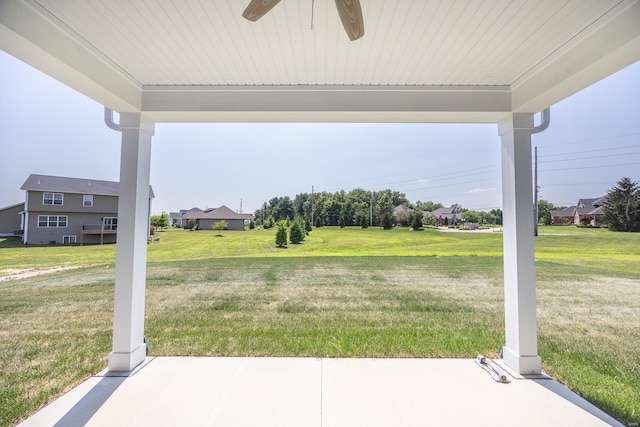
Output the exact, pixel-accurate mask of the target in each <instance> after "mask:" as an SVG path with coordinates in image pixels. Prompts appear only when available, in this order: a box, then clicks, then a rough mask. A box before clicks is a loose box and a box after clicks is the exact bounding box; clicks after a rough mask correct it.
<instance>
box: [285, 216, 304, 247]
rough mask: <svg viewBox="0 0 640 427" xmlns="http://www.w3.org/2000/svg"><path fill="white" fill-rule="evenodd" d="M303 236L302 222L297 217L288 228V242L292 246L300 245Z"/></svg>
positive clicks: (300, 218) (299, 217)
mask: <svg viewBox="0 0 640 427" xmlns="http://www.w3.org/2000/svg"><path fill="white" fill-rule="evenodd" d="M305 235H306V231H305V229H304V220H303V219H302V217H301V216H297V217H295V218H294V219H293V221H292V222H291V227H290V228H289V241H290V242H291V243H293V244H298V243H301V242H302V241H303V240H304V237H305Z"/></svg>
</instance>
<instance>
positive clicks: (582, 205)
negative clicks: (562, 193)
mask: <svg viewBox="0 0 640 427" xmlns="http://www.w3.org/2000/svg"><path fill="white" fill-rule="evenodd" d="M606 201H607V196H602V197H596V198H593V199H580V200H578V204H577V205H576V206H575V207H574V208H573V223H574V224H576V225H580V224H582V223H583V222H588V223H589V224H590V225H591V226H592V227H599V226H601V225H602V222H603V220H604V204H605V203H606Z"/></svg>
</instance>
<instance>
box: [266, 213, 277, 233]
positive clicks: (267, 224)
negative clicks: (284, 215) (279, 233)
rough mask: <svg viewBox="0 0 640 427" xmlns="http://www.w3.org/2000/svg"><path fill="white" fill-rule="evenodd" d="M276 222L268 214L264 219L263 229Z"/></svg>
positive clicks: (270, 226)
mask: <svg viewBox="0 0 640 427" xmlns="http://www.w3.org/2000/svg"><path fill="white" fill-rule="evenodd" d="M275 224H276V221H275V220H274V219H273V217H272V216H271V215H269V216H268V217H267V218H266V219H265V220H264V224H263V226H264V229H265V230H267V229H269V228H272V227H273V226H274V225H275Z"/></svg>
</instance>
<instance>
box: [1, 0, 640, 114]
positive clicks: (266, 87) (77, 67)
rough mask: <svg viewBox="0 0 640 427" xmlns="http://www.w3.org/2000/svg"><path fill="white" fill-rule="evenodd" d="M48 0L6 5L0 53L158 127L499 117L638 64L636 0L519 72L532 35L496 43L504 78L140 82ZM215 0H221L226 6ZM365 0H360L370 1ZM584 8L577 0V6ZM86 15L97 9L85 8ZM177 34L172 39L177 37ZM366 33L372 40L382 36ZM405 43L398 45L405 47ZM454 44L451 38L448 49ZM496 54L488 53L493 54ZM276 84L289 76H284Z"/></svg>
mask: <svg viewBox="0 0 640 427" xmlns="http://www.w3.org/2000/svg"><path fill="white" fill-rule="evenodd" d="M49 3H50V2H49V1H48V0H16V1H2V2H0V48H2V49H3V50H5V51H7V52H8V53H10V54H11V55H13V56H15V57H17V58H19V59H21V60H23V61H25V62H27V63H29V64H31V65H32V66H34V67H35V68H38V69H40V70H42V71H43V72H45V73H46V74H48V75H50V76H52V77H54V78H56V79H57V80H60V81H61V82H63V83H65V84H67V85H68V86H70V87H72V88H74V89H76V90H78V91H80V92H82V93H84V94H85V95H87V96H89V97H90V98H92V99H94V100H96V101H97V102H99V103H101V104H103V105H105V106H107V107H109V108H111V109H113V110H115V111H118V112H142V113H144V114H145V115H146V116H147V117H148V118H149V119H150V120H152V121H155V122H479V123H497V122H499V121H500V120H501V119H502V118H504V117H505V116H506V115H507V114H509V113H511V112H530V113H535V112H537V111H540V110H542V109H544V108H546V107H548V106H550V105H552V104H554V103H556V102H558V101H560V100H562V99H564V98H566V97H568V96H570V95H572V94H573V93H575V92H577V91H579V90H581V89H583V88H584V87H587V86H589V85H591V84H593V83H595V82H597V81H598V80H600V79H602V78H604V77H606V76H608V75H610V74H613V73H614V72H616V71H618V70H620V69H621V68H624V67H625V66H627V65H630V64H632V63H634V62H636V61H638V60H640V2H639V1H632V0H621V1H611V2H607V4H606V7H605V8H604V9H603V10H602V11H598V12H597V13H595V12H594V13H593V14H592V15H589V16H586V15H587V12H584V13H583V14H582V15H585V16H586V17H584V19H583V20H582V21H580V22H579V26H578V27H576V28H575V29H573V30H572V31H573V32H572V33H570V34H568V35H563V37H564V38H563V39H562V40H560V39H559V38H558V40H555V39H553V38H550V39H545V40H543V41H541V42H544V41H546V42H547V43H548V44H549V46H542V47H541V48H540V49H537V50H535V58H533V59H531V60H532V61H533V62H534V63H533V64H532V65H530V66H528V67H526V68H523V70H525V71H524V72H522V71H519V69H518V68H517V61H522V60H523V59H522V58H523V57H527V52H526V51H524V52H523V51H522V49H524V48H526V46H528V45H525V43H526V42H527V40H522V41H520V43H522V44H523V47H522V48H518V47H515V48H514V47H513V46H512V45H513V43H512V41H511V40H495V44H496V48H497V49H504V50H505V51H509V52H510V57H508V58H506V59H503V61H504V67H505V69H509V70H511V69H513V70H514V71H513V72H512V74H510V75H507V76H505V77H504V83H502V84H495V85H489V84H486V79H487V77H482V78H480V76H481V75H480V74H478V76H477V77H476V76H475V75H474V74H473V73H470V76H471V77H474V78H476V80H477V81H473V80H471V81H470V83H469V84H465V85H459V84H445V83H446V82H445V83H443V80H442V79H441V80H439V81H436V80H434V81H433V82H431V81H429V80H428V79H427V78H425V79H422V80H417V81H418V82H419V83H420V84H403V83H402V82H400V81H398V82H396V83H394V80H392V81H391V82H390V81H389V80H388V79H387V80H374V79H369V81H370V83H373V84H361V83H356V84H322V82H320V81H312V82H311V83H313V84H308V83H307V84H295V85H292V84H255V82H254V81H251V79H246V81H244V82H241V84H226V85H221V84H197V85H196V84H190V83H189V82H190V81H189V80H180V79H179V78H178V77H179V76H180V74H179V73H176V74H174V75H173V76H172V77H173V78H174V81H173V83H169V84H148V82H146V81H144V79H143V78H142V77H140V76H142V75H144V73H143V72H140V74H139V75H136V70H137V69H138V68H140V67H143V66H144V61H142V60H139V61H136V59H135V58H134V59H131V60H129V61H124V60H121V59H117V58H116V55H115V54H111V55H109V54H107V53H105V51H106V50H107V45H100V44H99V42H98V40H99V39H98V34H97V33H95V34H94V33H92V32H91V30H90V29H85V30H83V31H84V32H81V28H80V27H78V25H77V24H76V23H75V22H74V21H73V19H72V18H73V17H72V16H71V15H70V14H69V13H67V14H65V12H64V8H63V7H62V6H63V5H66V6H68V7H69V9H70V10H71V6H70V3H68V2H67V1H63V0H59V1H58V2H57V3H56V5H57V6H60V7H59V10H58V9H54V7H53V6H51V4H49ZM89 3H91V4H92V5H93V6H94V7H95V8H96V9H97V12H96V13H100V12H101V10H100V8H101V7H106V6H105V5H104V4H103V3H102V2H89ZM214 3H216V2H214ZM218 3H220V4H224V2H221V1H220V2H218ZM237 3H238V2H237V1H234V2H227V5H228V7H229V8H230V9H231V12H229V16H226V17H225V19H227V20H229V21H232V20H233V22H236V21H238V20H240V19H241V18H239V14H237V13H236V11H235V9H237V8H241V7H242V5H240V4H237ZM367 3H368V2H366V1H363V7H364V8H366V7H367ZM236 4H237V5H236ZM370 4H371V6H370V7H371V8H373V7H378V6H379V7H397V8H398V9H402V7H404V6H401V5H397V6H389V4H387V3H384V2H381V1H380V0H371V1H370ZM514 4H515V5H518V6H519V7H521V8H523V9H524V8H525V7H528V2H526V1H523V2H515V3H514V2H505V3H499V4H498V6H499V7H502V8H503V9H505V10H506V9H508V8H510V7H514V6H513V5H514ZM546 4H547V3H545V5H546ZM551 4H553V2H551V3H549V5H551ZM593 4H596V5H601V4H604V3H593V2H592V3H591V6H592V9H593V8H594V7H595V6H593ZM216 5H217V3H216ZM289 5H290V6H287V7H290V8H294V7H302V6H295V5H292V3H289ZM146 6H147V7H149V5H146ZM165 6H166V5H165ZM124 7H126V6H124ZM151 7H153V4H151ZM185 7H186V6H185ZM469 7H471V6H469ZM494 7H495V6H494ZM579 7H580V2H578V3H577V6H576V8H579ZM586 9H587V8H586V7H585V10H586ZM409 12H410V11H407V13H409ZM433 13H436V11H435V10H434V12H433ZM461 13H462V12H461ZM221 14H222V13H221ZM582 15H581V14H575V19H576V20H579V19H580V18H582ZM567 16H568V18H567V19H573V18H571V15H567ZM89 18H91V16H89V15H88V16H87V19H89ZM152 18H153V17H151V16H150V17H149V19H152ZM285 18H286V16H285ZM81 19H82V17H81ZM275 19H276V18H274V20H275ZM278 19H284V18H278ZM470 19H471V18H470ZM514 19H515V18H514ZM518 19H519V21H518V22H515V23H514V24H513V25H521V26H524V25H525V24H531V23H532V22H534V18H531V19H529V18H528V17H527V16H524V17H521V18H518ZM116 20H117V18H116ZM470 22H471V21H470ZM160 24H161V22H158V25H160ZM237 25H238V28H239V30H238V37H242V38H243V39H248V38H250V37H251V36H254V37H255V27H247V28H248V29H245V27H244V25H245V24H244V23H239V24H237ZM249 25H261V24H259V23H258V24H249ZM267 25H268V22H267V23H265V24H264V26H265V32H267V31H270V30H269V28H268V27H267ZM365 25H367V23H366V22H365ZM376 25H378V27H379V26H380V25H381V24H380V21H373V20H372V19H369V24H368V26H367V29H368V31H369V32H370V33H373V32H375V31H376V28H377V27H376ZM476 25H481V24H480V23H477V24H476ZM532 25H533V24H532ZM540 25H542V24H540ZM563 25H564V26H566V25H567V23H566V22H562V21H558V22H557V23H555V24H554V26H553V27H551V28H550V29H551V30H554V31H558V32H560V30H561V29H562V26H563ZM576 25H578V24H576ZM183 29H184V27H183ZM167 31H171V29H168V30H167ZM415 31H417V30H415ZM112 36H113V37H115V36H116V35H115V34H112ZM128 36H129V37H131V38H132V39H135V37H142V35H141V34H139V33H136V29H135V28H134V29H132V30H131V34H128ZM172 36H173V37H176V38H177V35H176V34H173V35H172ZM229 37H232V36H229ZM416 37H417V35H416ZM434 37H435V36H434ZM370 38H375V35H371V36H370ZM365 39H366V36H365ZM449 39H452V40H454V39H455V37H448V38H444V39H443V40H449ZM302 42H304V40H302ZM256 43H257V42H256ZM314 43H317V41H314ZM363 43H365V42H363ZM367 43H370V44H371V45H373V46H369V48H371V49H375V48H376V45H377V44H379V41H378V40H369V41H368V42H367ZM554 43H555V44H554ZM283 46H286V42H285V44H276V43H274V44H273V45H271V46H270V48H271V49H272V51H271V53H270V55H271V56H270V58H276V59H277V58H278V57H282V58H287V55H288V53H287V52H286V51H282V49H285V47H283ZM343 46H346V47H343ZM353 46H354V45H349V44H348V42H342V41H340V42H337V43H336V47H335V49H337V50H340V52H342V51H344V52H346V53H345V55H346V54H347V53H352V52H356V51H355V50H354V49H357V48H355V47H353ZM378 47H379V48H380V49H382V45H380V46H378ZM400 47H401V46H397V48H398V49H399V48H400ZM454 47H455V44H454V43H453V42H452V44H451V45H450V46H445V48H451V49H453V48H454ZM117 48H118V49H122V50H127V49H129V46H127V45H120V46H118V47H117ZM365 48H367V45H365V44H362V45H360V48H359V49H361V50H364V49H365ZM279 49H281V51H279ZM291 49H293V47H291ZM349 49H351V50H349ZM509 49H511V50H509ZM440 50H443V49H440ZM531 50H532V53H531V56H533V55H534V52H533V49H531ZM238 52H240V50H239V51H238ZM340 52H338V53H336V55H338V54H339V53H340ZM390 52H393V50H392V49H391V50H390ZM489 53H490V52H489V51H487V55H488V54H489ZM241 54H243V55H248V56H247V57H250V56H251V55H255V54H256V52H255V51H252V52H248V54H247V53H242V52H240V53H239V54H238V55H239V56H241ZM381 54H382V53H381ZM149 55H156V56H158V60H159V61H160V60H162V61H169V62H166V64H170V61H172V58H170V57H169V56H168V55H164V56H163V53H162V49H160V50H159V51H157V52H155V53H150V54H149ZM176 55H178V54H176ZM294 58H295V57H294ZM268 59H269V58H267V60H268ZM387 59H388V60H389V61H391V60H393V59H394V58H393V56H392V55H391V54H389V57H388V58H387ZM219 60H220V61H221V60H222V59H219ZM235 60H236V61H241V60H245V61H248V60H249V59H246V58H244V59H243V58H238V59H235ZM267 60H265V62H267ZM444 60H448V61H454V60H457V61H460V60H461V59H460V58H459V57H455V56H453V54H452V56H442V61H444ZM403 61H404V62H402V63H401V64H400V66H407V67H408V66H411V67H415V66H419V65H420V63H411V62H410V61H411V58H408V59H404V60H403ZM511 61H513V62H511ZM416 64H417V65H416ZM478 64H479V65H480V64H481V61H478ZM197 65H198V66H200V65H202V66H203V67H204V66H205V65H204V64H197ZM324 65H325V66H326V64H324ZM294 66H298V67H300V66H302V65H300V64H297V65H292V67H294ZM311 66H313V65H311ZM445 66H446V65H443V67H445ZM501 66H502V65H500V67H501ZM500 67H498V68H500ZM451 73H453V68H452V71H451ZM451 73H450V74H451ZM518 73H521V74H518ZM364 74H366V70H365V71H362V72H355V71H354V72H353V73H352V74H350V75H349V76H350V77H352V78H353V79H355V80H358V81H364V80H366V79H365V76H364ZM443 75H446V73H445V74H443ZM471 77H470V78H471ZM483 79H484V80H483ZM281 80H283V81H284V80H286V79H285V78H284V77H283V78H282V79H281Z"/></svg>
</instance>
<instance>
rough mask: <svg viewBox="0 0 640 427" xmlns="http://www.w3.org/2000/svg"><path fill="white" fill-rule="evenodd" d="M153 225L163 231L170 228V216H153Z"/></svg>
mask: <svg viewBox="0 0 640 427" xmlns="http://www.w3.org/2000/svg"><path fill="white" fill-rule="evenodd" d="M150 219H151V225H152V226H154V227H156V228H158V229H160V230H162V229H163V228H167V227H169V215H168V214H167V213H166V212H162V215H151V218H150Z"/></svg>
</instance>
